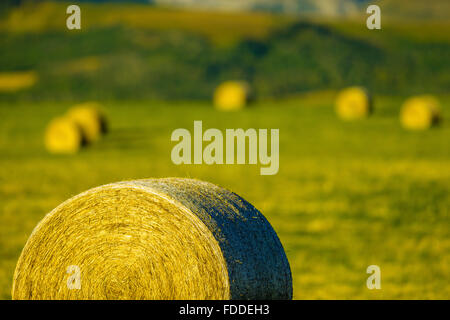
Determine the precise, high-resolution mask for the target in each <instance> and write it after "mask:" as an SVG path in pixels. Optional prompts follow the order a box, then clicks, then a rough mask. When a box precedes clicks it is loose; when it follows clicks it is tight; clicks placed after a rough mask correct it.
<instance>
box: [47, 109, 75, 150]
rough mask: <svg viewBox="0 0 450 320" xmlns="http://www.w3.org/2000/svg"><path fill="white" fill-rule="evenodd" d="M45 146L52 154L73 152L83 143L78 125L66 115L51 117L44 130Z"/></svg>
mask: <svg viewBox="0 0 450 320" xmlns="http://www.w3.org/2000/svg"><path fill="white" fill-rule="evenodd" d="M44 143H45V148H46V149H47V151H48V152H50V153H54V154H74V153H76V152H78V151H79V150H80V148H81V146H82V144H83V135H82V133H81V129H80V128H79V127H78V125H77V124H76V123H75V122H74V121H72V120H71V119H69V118H67V117H57V118H55V119H53V120H52V121H51V122H50V123H49V124H48V126H47V128H46V130H45V137H44Z"/></svg>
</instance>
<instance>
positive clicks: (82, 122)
mask: <svg viewBox="0 0 450 320" xmlns="http://www.w3.org/2000/svg"><path fill="white" fill-rule="evenodd" d="M67 117H69V118H70V119H72V120H73V121H74V122H75V123H77V124H78V125H79V126H80V128H81V130H82V132H83V136H84V138H85V139H86V142H87V143H92V142H95V141H97V140H98V139H100V136H101V135H102V134H103V133H106V132H107V130H108V128H107V120H106V117H105V114H104V113H103V112H102V111H101V105H100V104H99V103H96V102H86V103H83V104H79V105H76V106H74V107H72V108H70V110H69V111H68V112H67Z"/></svg>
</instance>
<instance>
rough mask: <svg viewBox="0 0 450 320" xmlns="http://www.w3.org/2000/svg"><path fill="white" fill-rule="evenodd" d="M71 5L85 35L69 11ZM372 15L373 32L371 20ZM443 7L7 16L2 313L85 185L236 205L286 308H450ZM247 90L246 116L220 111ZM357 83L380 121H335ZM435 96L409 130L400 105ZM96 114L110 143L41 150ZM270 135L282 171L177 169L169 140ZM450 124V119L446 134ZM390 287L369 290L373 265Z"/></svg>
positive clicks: (214, 0) (29, 10)
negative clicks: (169, 181) (171, 188)
mask: <svg viewBox="0 0 450 320" xmlns="http://www.w3.org/2000/svg"><path fill="white" fill-rule="evenodd" d="M70 4H78V5H79V6H80V8H81V26H82V29H81V30H68V29H67V28H66V19H67V17H68V14H66V8H67V7H68V5H70ZM369 4H377V5H379V6H380V8H381V17H382V29H381V30H368V28H367V27H366V19H367V17H368V14H366V8H367V7H368V5H369ZM449 18H450V2H449V1H447V0H430V1H422V0H378V1H365V0H314V1H313V0H277V1H276V0H204V1H200V0H198V1H194V0H150V1H145V0H141V1H107V0H103V1H100V0H98V1H93V0H92V1H76V2H64V1H20V0H6V1H2V2H1V3H0V298H3V299H9V298H10V297H11V296H10V289H11V283H12V276H13V272H14V267H15V264H16V262H17V259H18V257H19V255H20V252H21V250H22V248H23V246H24V245H25V242H26V240H27V238H28V236H29V235H30V233H31V231H32V230H33V228H34V226H35V225H36V224H37V223H38V221H39V220H40V219H42V218H43V216H44V215H45V214H46V213H47V212H49V211H50V210H52V209H53V208H54V207H56V206H57V205H58V204H59V203H61V202H62V201H64V200H66V199H68V198H69V197H71V196H73V195H76V194H78V193H80V192H82V191H85V190H86V189H88V188H91V187H95V186H98V185H101V184H106V183H110V182H115V181H121V180H129V179H138V178H150V177H168V176H179V177H193V178H198V179H202V180H206V181H210V182H212V183H215V184H219V185H221V186H223V187H226V188H228V189H231V190H233V191H234V192H236V193H238V194H239V195H241V196H242V197H244V198H245V199H246V200H248V201H249V202H251V203H252V204H253V205H254V206H255V207H256V208H258V209H259V210H260V211H261V212H262V213H263V214H264V215H265V216H266V217H267V218H268V220H269V221H270V222H271V224H272V225H273V227H274V228H275V230H276V231H277V233H278V235H279V237H280V240H281V242H282V243H283V246H284V248H285V250H286V253H287V256H288V259H289V261H290V264H291V269H292V274H293V280H294V298H296V299H381V298H383V299H412V298H414V299H428V298H435V299H449V298H450V281H449V280H450V278H449V277H450V276H449V275H450V219H449V209H450V196H449V191H450V125H449V123H448V118H449V117H450V94H449V93H450V19H449ZM229 80H239V81H245V82H246V83H248V85H249V87H250V88H251V92H252V97H253V99H252V103H251V104H249V105H248V106H246V107H244V108H241V109H240V110H238V111H234V112H224V111H220V110H217V109H215V108H214V106H213V100H212V99H213V95H214V90H215V88H216V87H217V86H218V85H220V84H221V83H223V82H224V81H229ZM349 86H362V87H364V88H366V90H367V92H369V93H370V95H371V97H372V101H373V113H372V114H371V115H370V116H367V117H364V118H363V119H358V120H357V121H343V120H341V119H339V117H338V116H337V115H336V113H335V110H334V104H335V98H336V95H337V93H338V92H339V90H341V89H343V88H346V87H349ZM422 94H428V95H433V96H434V97H435V99H437V100H438V101H439V103H440V113H441V116H440V118H441V121H440V123H439V125H437V126H433V127H430V128H429V129H428V130H414V131H411V130H406V129H405V128H404V127H402V125H401V123H400V121H399V114H400V112H401V108H402V105H403V103H404V101H405V100H406V99H407V98H409V97H411V96H414V95H422ZM86 101H96V102H98V103H99V104H100V105H101V106H102V107H101V108H102V112H103V113H104V114H105V116H106V117H107V119H108V126H109V130H108V134H107V135H105V136H104V137H103V138H102V139H101V140H99V141H97V142H96V143H93V144H91V145H89V146H87V147H86V148H83V149H82V150H80V151H79V152H77V153H75V154H71V155H59V154H57V155H55V154H51V153H49V152H48V151H47V150H46V148H45V145H44V135H45V131H46V127H47V125H48V123H49V122H50V121H51V119H53V118H54V117H56V116H59V115H61V114H64V113H65V112H66V110H68V109H69V108H70V107H71V106H73V105H74V104H78V103H83V102H86ZM194 120H202V121H203V127H204V128H219V129H225V128H244V129H247V128H279V129H280V171H279V173H278V174H277V175H275V176H261V175H260V174H259V166H255V165H181V166H176V165H174V164H173V163H172V161H171V159H170V151H171V149H172V147H173V146H174V143H172V142H171V141H170V135H171V132H172V131H173V130H175V129H177V128H187V129H189V130H192V128H193V121H194ZM446 120H447V121H446ZM371 264H375V265H379V266H380V268H381V275H382V282H381V285H382V289H381V290H368V289H367V287H366V279H367V277H368V276H369V275H368V274H366V268H367V266H369V265H371Z"/></svg>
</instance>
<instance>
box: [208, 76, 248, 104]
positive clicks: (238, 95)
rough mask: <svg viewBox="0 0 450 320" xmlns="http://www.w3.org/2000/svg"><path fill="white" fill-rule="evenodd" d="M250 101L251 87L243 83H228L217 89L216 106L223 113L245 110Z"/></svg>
mask: <svg viewBox="0 0 450 320" xmlns="http://www.w3.org/2000/svg"><path fill="white" fill-rule="evenodd" d="M249 99H250V86H249V85H248V83H246V82H243V81H227V82H224V83H222V84H221V85H219V86H218V87H217V88H216V91H215V92H214V106H215V107H216V108H217V109H218V110H222V111H235V110H240V109H242V108H244V107H245V106H246V105H247V103H248V101H249Z"/></svg>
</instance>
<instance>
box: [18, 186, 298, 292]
mask: <svg viewBox="0 0 450 320" xmlns="http://www.w3.org/2000/svg"><path fill="white" fill-rule="evenodd" d="M71 266H72V267H71ZM73 266H76V268H78V269H73ZM73 270H79V273H78V274H77V277H78V278H77V279H78V281H79V284H80V285H79V287H76V288H75V289H74V288H73V287H71V286H70V285H69V284H70V281H71V280H70V279H71V277H73V276H74V275H73V274H70V273H69V274H68V271H71V272H72V271H73ZM12 297H13V299H169V300H171V299H291V298H292V278H291V271H290V268H289V263H288V260H287V258H286V255H285V252H284V250H283V247H282V245H281V243H280V241H279V239H278V237H277V235H276V233H275V232H274V230H273V229H272V227H271V226H270V224H269V222H268V221H267V220H266V219H265V218H264V216H263V215H262V214H261V213H260V212H259V211H258V210H256V209H255V208H254V207H253V206H252V205H251V204H250V203H248V202H247V201H245V200H244V199H242V198H241V197H239V196H238V195H236V194H234V193H232V192H230V191H227V190H225V189H223V188H220V187H217V186H215V185H213V184H210V183H206V182H202V181H198V180H192V179H179V178H167V179H148V180H136V181H130V182H120V183H114V184H109V185H105V186H101V187H98V188H94V189H91V190H88V191H86V192H84V193H82V194H80V195H78V196H75V197H73V198H72V199H69V200H67V201H66V202H64V203H62V204H61V205H60V206H58V207H57V208H55V209H54V210H53V211H52V212H50V213H49V214H48V215H46V216H45V217H44V219H43V220H42V221H41V222H40V223H39V224H38V226H37V227H36V228H35V230H34V231H33V233H32V235H31V236H30V238H29V239H28V242H27V244H26V245H25V248H24V249H23V252H22V254H21V256H20V258H19V261H18V263H17V266H16V271H15V274H14V282H13V289H12Z"/></svg>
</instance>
